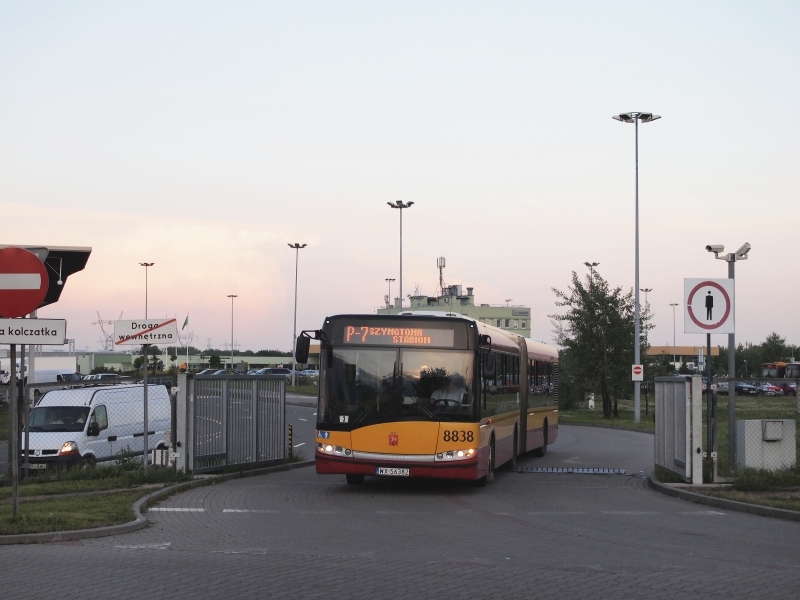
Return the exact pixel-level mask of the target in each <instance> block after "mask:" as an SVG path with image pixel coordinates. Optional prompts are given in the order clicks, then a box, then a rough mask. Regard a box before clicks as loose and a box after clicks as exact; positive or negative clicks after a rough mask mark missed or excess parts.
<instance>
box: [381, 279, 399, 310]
mask: <svg viewBox="0 0 800 600" xmlns="http://www.w3.org/2000/svg"><path fill="white" fill-rule="evenodd" d="M384 281H385V282H386V283H388V284H389V295H388V296H387V300H386V304H387V306H388V305H391V304H394V303H393V302H392V282H393V281H394V277H387V278H386V279H384ZM401 304H402V302H401Z"/></svg>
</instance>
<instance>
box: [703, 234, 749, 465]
mask: <svg viewBox="0 0 800 600" xmlns="http://www.w3.org/2000/svg"><path fill="white" fill-rule="evenodd" d="M750 248H751V246H750V244H748V243H747V242H745V243H744V245H742V247H741V248H739V249H738V250H737V251H736V252H729V253H728V254H725V255H723V256H720V254H722V253H723V252H724V251H725V246H723V245H722V244H719V245H708V246H706V251H708V252H713V253H714V258H716V259H717V260H724V261H726V262H727V263H728V279H731V280H733V279H735V275H736V269H735V266H736V261H737V260H747V254H748V253H749V252H750ZM735 291H736V290H735V288H734V293H735ZM746 364H747V361H745V365H746ZM735 378H736V334H735V333H729V334H728V380H729V381H728V460H729V461H730V466H731V468H733V467H735V466H736V383H735V382H734V385H733V387H732V388H731V382H730V379H735Z"/></svg>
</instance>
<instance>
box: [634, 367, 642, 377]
mask: <svg viewBox="0 0 800 600" xmlns="http://www.w3.org/2000/svg"><path fill="white" fill-rule="evenodd" d="M633 374H634V375H641V374H642V367H640V366H639V365H636V366H635V367H633Z"/></svg>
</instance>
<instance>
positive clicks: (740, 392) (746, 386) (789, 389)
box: [704, 381, 797, 396]
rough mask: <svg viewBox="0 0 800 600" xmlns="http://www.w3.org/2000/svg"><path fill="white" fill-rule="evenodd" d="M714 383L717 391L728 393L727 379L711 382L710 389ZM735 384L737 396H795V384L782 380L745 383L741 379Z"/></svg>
mask: <svg viewBox="0 0 800 600" xmlns="http://www.w3.org/2000/svg"><path fill="white" fill-rule="evenodd" d="M715 385H716V389H717V392H718V393H720V394H727V393H728V382H727V381H719V382H717V383H716V384H712V389H714V386H715ZM735 386H736V395H737V396H797V384H796V383H794V382H788V381H782V382H779V383H774V382H766V381H765V382H758V383H745V382H743V381H737V382H736V383H735ZM704 389H705V385H704Z"/></svg>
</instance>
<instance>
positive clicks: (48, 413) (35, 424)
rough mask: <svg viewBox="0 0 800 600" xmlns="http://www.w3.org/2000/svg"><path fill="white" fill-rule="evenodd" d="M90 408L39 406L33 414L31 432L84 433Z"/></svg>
mask: <svg viewBox="0 0 800 600" xmlns="http://www.w3.org/2000/svg"><path fill="white" fill-rule="evenodd" d="M88 416H89V407H88V406H39V407H37V408H34V409H33V411H32V412H31V420H30V426H31V431H83V428H84V427H85V426H86V417H88Z"/></svg>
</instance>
